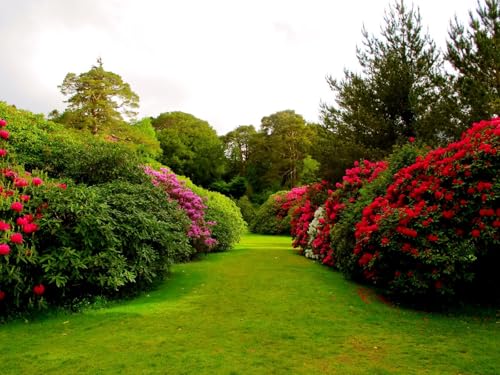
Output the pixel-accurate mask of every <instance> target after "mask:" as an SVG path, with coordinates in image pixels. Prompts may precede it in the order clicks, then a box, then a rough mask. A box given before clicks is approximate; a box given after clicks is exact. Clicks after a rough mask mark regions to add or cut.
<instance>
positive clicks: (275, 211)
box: [250, 191, 290, 234]
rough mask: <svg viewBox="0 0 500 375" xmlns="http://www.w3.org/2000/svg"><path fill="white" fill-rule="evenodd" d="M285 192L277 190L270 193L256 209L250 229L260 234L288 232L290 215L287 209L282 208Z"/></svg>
mask: <svg viewBox="0 0 500 375" xmlns="http://www.w3.org/2000/svg"><path fill="white" fill-rule="evenodd" d="M286 194H287V192H286V191H279V192H277V193H274V194H272V195H271V196H270V197H269V198H268V199H267V201H265V202H264V203H263V204H262V205H261V206H260V207H259V208H258V210H257V214H256V215H255V219H254V221H253V222H252V223H251V225H250V230H251V231H252V232H254V233H261V234H287V233H290V217H289V216H288V210H284V209H283V208H282V204H283V202H284V200H285V197H286Z"/></svg>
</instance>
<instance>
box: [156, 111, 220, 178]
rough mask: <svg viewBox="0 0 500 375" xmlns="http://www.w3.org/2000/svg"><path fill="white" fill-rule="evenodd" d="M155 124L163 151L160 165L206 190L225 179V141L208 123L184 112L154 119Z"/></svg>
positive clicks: (170, 113) (163, 115) (162, 115)
mask: <svg viewBox="0 0 500 375" xmlns="http://www.w3.org/2000/svg"><path fill="white" fill-rule="evenodd" d="M152 124H153V127H154V128H155V129H156V132H157V137H158V140H159V141H160V146H161V148H162V150H163V157H162V158H161V162H162V163H164V164H165V165H167V166H169V167H170V168H172V170H173V171H174V172H175V173H178V174H182V175H184V176H187V177H189V178H191V179H192V180H193V182H194V183H195V184H198V185H201V186H204V187H208V186H209V185H210V184H211V183H213V182H215V181H216V180H218V179H219V178H220V177H221V176H222V174H223V172H224V166H225V158H224V151H223V145H222V141H221V140H220V139H219V137H218V136H217V133H216V132H215V130H214V129H213V128H212V127H211V126H210V124H209V123H208V122H206V121H203V120H200V119H199V118H196V117H195V116H193V115H190V114H188V113H184V112H167V113H162V114H161V115H159V116H158V117H156V118H154V119H153V120H152Z"/></svg>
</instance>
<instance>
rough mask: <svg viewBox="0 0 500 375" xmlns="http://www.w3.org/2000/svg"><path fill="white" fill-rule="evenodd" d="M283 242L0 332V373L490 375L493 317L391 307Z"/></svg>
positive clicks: (497, 364) (212, 258) (495, 353)
mask: <svg viewBox="0 0 500 375" xmlns="http://www.w3.org/2000/svg"><path fill="white" fill-rule="evenodd" d="M290 242H291V241H290V239H289V238H286V237H269V236H259V235H246V236H245V237H244V238H243V240H242V241H241V244H240V245H238V246H237V248H236V249H235V250H233V251H231V252H227V253H221V254H211V255H209V256H207V257H205V258H203V260H201V261H197V262H193V263H189V264H182V265H176V266H175V267H174V268H173V272H172V274H171V276H170V279H169V280H167V281H166V282H165V283H164V284H163V285H162V286H161V287H160V288H159V289H157V290H155V291H153V292H151V293H149V294H147V295H143V296H141V297H139V298H137V299H134V300H131V301H126V302H122V303H118V304H113V305H112V306H109V307H106V308H103V309H98V310H97V309H96V310H87V311H85V312H84V313H79V314H59V315H56V316H50V317H45V318H42V317H40V318H37V319H36V320H35V321H32V322H24V321H23V322H12V323H9V324H6V325H3V326H0V360H1V364H0V373H1V374H3V375H6V374H156V373H158V374H463V375H465V374H481V375H485V374H500V323H498V322H497V321H498V320H500V317H499V316H495V311H493V310H490V311H484V310H483V311H481V313H479V312H475V313H467V314H466V313H462V314H454V315H445V314H437V313H432V314H431V313H425V312H418V311H410V310H405V309H402V308H398V307H393V306H390V305H388V304H386V303H384V302H383V301H381V300H379V299H378V298H377V297H376V295H374V294H373V293H372V292H371V291H370V290H368V289H366V288H364V287H361V286H359V285H356V284H354V283H351V282H348V281H346V280H344V279H343V278H342V276H341V275H340V274H338V273H336V272H332V271H331V270H329V269H327V268H326V267H322V266H320V265H318V264H315V263H312V262H311V261H309V260H307V259H305V258H303V257H301V256H298V255H296V253H295V252H294V251H293V250H292V249H291V248H290Z"/></svg>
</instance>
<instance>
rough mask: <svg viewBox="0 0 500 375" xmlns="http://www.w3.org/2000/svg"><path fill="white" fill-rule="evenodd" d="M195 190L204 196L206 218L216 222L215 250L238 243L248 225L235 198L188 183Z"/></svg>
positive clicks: (227, 248) (222, 249)
mask: <svg viewBox="0 0 500 375" xmlns="http://www.w3.org/2000/svg"><path fill="white" fill-rule="evenodd" d="M187 184H188V186H190V187H191V189H193V191H194V192H195V193H196V194H198V195H199V196H201V197H202V198H204V200H205V204H206V206H207V210H206V213H205V219H206V220H208V221H210V222H212V223H214V226H213V227H212V237H213V238H215V240H216V241H217V242H216V244H215V246H214V248H213V250H214V251H226V250H229V249H231V247H232V246H233V245H234V244H236V243H237V242H238V241H239V240H240V237H241V235H242V234H243V233H244V232H245V231H246V229H247V226H246V223H245V220H243V216H242V214H241V211H240V209H239V208H238V206H237V205H236V203H234V201H233V200H231V199H230V198H228V197H226V196H225V195H223V194H220V193H217V192H213V191H209V190H205V189H203V188H201V187H199V186H196V185H193V184H192V182H188V183H187Z"/></svg>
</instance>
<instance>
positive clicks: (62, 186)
mask: <svg viewBox="0 0 500 375" xmlns="http://www.w3.org/2000/svg"><path fill="white" fill-rule="evenodd" d="M57 186H58V187H59V188H61V189H63V190H66V189H67V188H68V185H66V184H58V185H57Z"/></svg>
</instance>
